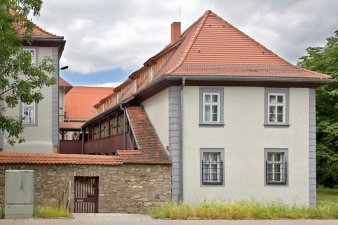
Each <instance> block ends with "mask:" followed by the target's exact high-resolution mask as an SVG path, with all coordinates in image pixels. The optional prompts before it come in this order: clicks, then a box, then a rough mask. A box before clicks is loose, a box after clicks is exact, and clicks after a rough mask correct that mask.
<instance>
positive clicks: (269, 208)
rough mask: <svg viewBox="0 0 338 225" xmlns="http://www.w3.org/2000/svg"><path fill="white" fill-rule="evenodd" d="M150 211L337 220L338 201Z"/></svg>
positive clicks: (175, 215)
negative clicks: (295, 204) (311, 204)
mask: <svg viewBox="0 0 338 225" xmlns="http://www.w3.org/2000/svg"><path fill="white" fill-rule="evenodd" d="M149 214H150V216H151V217H153V218H155V219H196V218H197V219H231V220H238V219H337V218H338V204H323V205H320V206H318V207H317V208H308V207H296V206H287V205H283V204H281V203H267V204H261V203H257V202H226V203H207V202H206V203H200V204H196V205H188V204H165V205H162V206H160V207H157V208H154V209H152V210H150V211H149Z"/></svg>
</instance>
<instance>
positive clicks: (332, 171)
mask: <svg viewBox="0 0 338 225" xmlns="http://www.w3.org/2000/svg"><path fill="white" fill-rule="evenodd" d="M298 64H299V65H300V66H302V67H304V68H307V69H310V70H314V71H318V72H321V73H325V74H329V75H331V76H332V78H333V79H334V82H331V83H329V84H326V85H325V86H322V87H320V88H319V89H318V90H317V92H316V98H317V100H316V104H317V180H318V183H319V184H323V185H325V186H327V187H333V186H334V185H337V184H338V30H337V31H335V35H334V36H332V37H329V38H327V43H326V45H325V46H324V47H309V48H307V55H306V56H303V57H301V58H300V61H299V63H298Z"/></svg>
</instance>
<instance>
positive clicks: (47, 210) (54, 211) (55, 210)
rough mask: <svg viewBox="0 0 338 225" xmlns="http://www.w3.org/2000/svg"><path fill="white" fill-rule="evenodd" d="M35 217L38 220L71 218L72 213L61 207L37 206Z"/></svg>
mask: <svg viewBox="0 0 338 225" xmlns="http://www.w3.org/2000/svg"><path fill="white" fill-rule="evenodd" d="M33 216H34V217H36V218H60V217H70V216H71V215H70V213H69V212H68V210H67V209H64V208H60V207H50V206H37V207H34V212H33Z"/></svg>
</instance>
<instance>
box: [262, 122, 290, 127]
mask: <svg viewBox="0 0 338 225" xmlns="http://www.w3.org/2000/svg"><path fill="white" fill-rule="evenodd" d="M289 126H290V124H286V123H281V124H271V123H265V124H264V127H283V128H288V127H289Z"/></svg>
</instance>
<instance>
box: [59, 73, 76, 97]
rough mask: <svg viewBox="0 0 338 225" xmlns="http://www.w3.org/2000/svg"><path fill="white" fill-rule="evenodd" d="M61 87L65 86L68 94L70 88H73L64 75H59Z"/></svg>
mask: <svg viewBox="0 0 338 225" xmlns="http://www.w3.org/2000/svg"><path fill="white" fill-rule="evenodd" d="M59 87H63V88H64V89H65V92H66V94H67V93H68V92H69V91H70V89H72V87H73V86H72V85H71V84H70V83H68V82H67V81H66V80H65V79H63V78H62V77H59Z"/></svg>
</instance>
